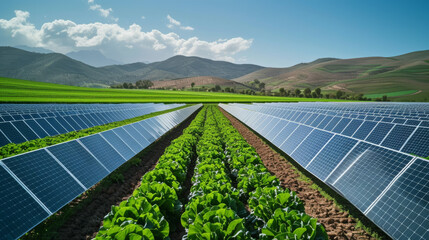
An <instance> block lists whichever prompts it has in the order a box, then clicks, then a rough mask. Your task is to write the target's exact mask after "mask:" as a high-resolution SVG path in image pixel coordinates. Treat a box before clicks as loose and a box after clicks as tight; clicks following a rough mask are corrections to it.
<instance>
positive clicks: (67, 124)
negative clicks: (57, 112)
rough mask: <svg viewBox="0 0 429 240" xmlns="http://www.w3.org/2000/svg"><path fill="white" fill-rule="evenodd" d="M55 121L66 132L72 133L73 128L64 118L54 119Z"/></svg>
mask: <svg viewBox="0 0 429 240" xmlns="http://www.w3.org/2000/svg"><path fill="white" fill-rule="evenodd" d="M55 119H56V120H57V121H58V122H59V123H60V124H61V126H63V127H64V128H65V129H66V130H67V132H72V131H74V128H73V127H72V126H71V125H70V124H69V123H68V122H67V121H66V120H65V119H64V118H62V117H56V118H55Z"/></svg>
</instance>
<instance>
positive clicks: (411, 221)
mask: <svg viewBox="0 0 429 240" xmlns="http://www.w3.org/2000/svg"><path fill="white" fill-rule="evenodd" d="M367 216H368V218H370V219H371V220H372V221H374V222H375V223H376V224H377V225H378V226H380V227H381V228H382V229H383V230H384V231H386V232H387V233H388V234H389V235H390V236H391V237H392V238H393V239H422V240H426V239H429V231H428V229H429V219H428V216H429V162H428V161H426V160H423V159H417V160H416V162H414V163H413V164H412V165H411V166H410V167H409V168H408V169H407V170H406V171H405V172H404V174H402V175H401V177H399V178H398V180H397V181H396V182H395V183H394V184H393V185H392V187H391V188H390V189H389V190H388V191H387V192H386V194H385V195H384V196H383V197H382V198H381V199H380V201H379V202H378V203H377V204H375V205H374V207H373V208H372V209H371V210H370V211H369V212H368V214H367Z"/></svg>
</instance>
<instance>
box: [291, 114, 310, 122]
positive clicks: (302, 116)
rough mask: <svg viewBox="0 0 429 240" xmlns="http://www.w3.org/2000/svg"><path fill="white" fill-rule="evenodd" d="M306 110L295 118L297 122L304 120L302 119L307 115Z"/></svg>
mask: <svg viewBox="0 0 429 240" xmlns="http://www.w3.org/2000/svg"><path fill="white" fill-rule="evenodd" d="M306 114H307V113H306V112H301V113H300V114H299V115H298V116H297V117H296V118H295V120H294V121H295V122H302V119H303V118H304V116H305V115H306Z"/></svg>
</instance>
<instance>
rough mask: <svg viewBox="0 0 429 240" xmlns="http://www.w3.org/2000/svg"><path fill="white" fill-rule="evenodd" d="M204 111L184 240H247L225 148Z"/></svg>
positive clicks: (210, 112)
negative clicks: (226, 164)
mask: <svg viewBox="0 0 429 240" xmlns="http://www.w3.org/2000/svg"><path fill="white" fill-rule="evenodd" d="M213 110H215V107H213V106H210V107H209V109H208V111H207V117H206V122H205V124H204V133H203V135H202V137H201V139H200V141H199V142H198V144H197V154H198V159H197V165H196V167H195V171H194V176H193V177H192V183H193V186H192V187H191V191H190V195H189V199H190V200H189V203H188V204H187V205H186V207H185V212H184V213H183V214H182V217H181V223H182V226H183V227H185V229H186V230H187V235H186V236H185V237H184V239H189V240H196V239H198V240H199V239H206V240H209V239H210V240H215V239H250V235H249V232H248V231H247V229H246V228H245V225H244V224H245V219H244V218H245V217H246V216H247V215H248V214H247V211H246V209H245V207H244V205H243V203H242V202H240V200H239V192H238V191H237V190H236V189H235V188H234V187H233V184H232V180H231V178H230V177H229V173H228V172H229V171H228V169H227V168H226V166H225V164H224V161H225V154H224V145H223V140H222V136H221V135H220V132H219V129H218V127H217V124H216V121H215V118H214V116H213Z"/></svg>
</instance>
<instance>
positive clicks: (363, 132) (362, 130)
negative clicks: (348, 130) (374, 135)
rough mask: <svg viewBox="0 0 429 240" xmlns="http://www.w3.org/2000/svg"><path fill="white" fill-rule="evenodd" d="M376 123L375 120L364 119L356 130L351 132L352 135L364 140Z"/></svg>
mask: <svg viewBox="0 0 429 240" xmlns="http://www.w3.org/2000/svg"><path fill="white" fill-rule="evenodd" d="M375 125H377V123H376V122H371V121H365V122H363V123H362V125H361V126H360V127H359V128H358V130H357V131H356V132H355V134H353V137H355V138H358V139H362V140H364V139H365V138H367V137H368V134H369V133H370V132H371V131H372V129H373V128H374V127H375Z"/></svg>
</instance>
